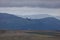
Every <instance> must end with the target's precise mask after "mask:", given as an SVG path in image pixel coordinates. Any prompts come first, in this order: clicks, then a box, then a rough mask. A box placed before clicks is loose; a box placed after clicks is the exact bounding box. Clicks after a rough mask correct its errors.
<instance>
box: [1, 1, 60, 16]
mask: <svg viewBox="0 0 60 40" xmlns="http://www.w3.org/2000/svg"><path fill="white" fill-rule="evenodd" d="M0 12H7V13H10V14H15V15H32V14H33V15H34V14H50V15H53V16H60V0H0Z"/></svg>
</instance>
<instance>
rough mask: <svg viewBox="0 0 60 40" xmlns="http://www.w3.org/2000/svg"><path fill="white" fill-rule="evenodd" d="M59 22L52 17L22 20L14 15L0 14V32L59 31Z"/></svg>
mask: <svg viewBox="0 0 60 40" xmlns="http://www.w3.org/2000/svg"><path fill="white" fill-rule="evenodd" d="M59 24H60V20H58V19H56V18H53V17H46V18H43V19H24V18H21V17H17V16H15V15H11V14H7V13H0V29H1V30H59V29H60V25H59Z"/></svg>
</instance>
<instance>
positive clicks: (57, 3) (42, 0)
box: [0, 0, 60, 8]
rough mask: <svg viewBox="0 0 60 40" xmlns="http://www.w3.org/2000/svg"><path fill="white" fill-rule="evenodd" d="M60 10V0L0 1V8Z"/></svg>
mask: <svg viewBox="0 0 60 40" xmlns="http://www.w3.org/2000/svg"><path fill="white" fill-rule="evenodd" d="M24 6H26V7H43V8H60V0H0V7H24Z"/></svg>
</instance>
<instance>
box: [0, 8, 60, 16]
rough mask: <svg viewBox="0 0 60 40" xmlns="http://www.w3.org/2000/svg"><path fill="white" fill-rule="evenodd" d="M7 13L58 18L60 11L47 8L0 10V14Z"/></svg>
mask: <svg viewBox="0 0 60 40" xmlns="http://www.w3.org/2000/svg"><path fill="white" fill-rule="evenodd" d="M1 12H2V13H9V14H14V15H18V16H20V15H35V14H49V15H53V16H60V9H48V8H31V7H12V8H10V7H5V8H0V13H1Z"/></svg>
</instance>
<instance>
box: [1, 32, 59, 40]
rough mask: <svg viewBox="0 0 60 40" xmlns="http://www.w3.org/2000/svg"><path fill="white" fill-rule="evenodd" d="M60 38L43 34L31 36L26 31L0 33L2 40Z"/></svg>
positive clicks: (51, 39) (56, 39)
mask: <svg viewBox="0 0 60 40" xmlns="http://www.w3.org/2000/svg"><path fill="white" fill-rule="evenodd" d="M59 39H60V37H55V36H50V35H41V34H31V33H26V31H16V32H15V31H7V32H5V33H0V40H59Z"/></svg>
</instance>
